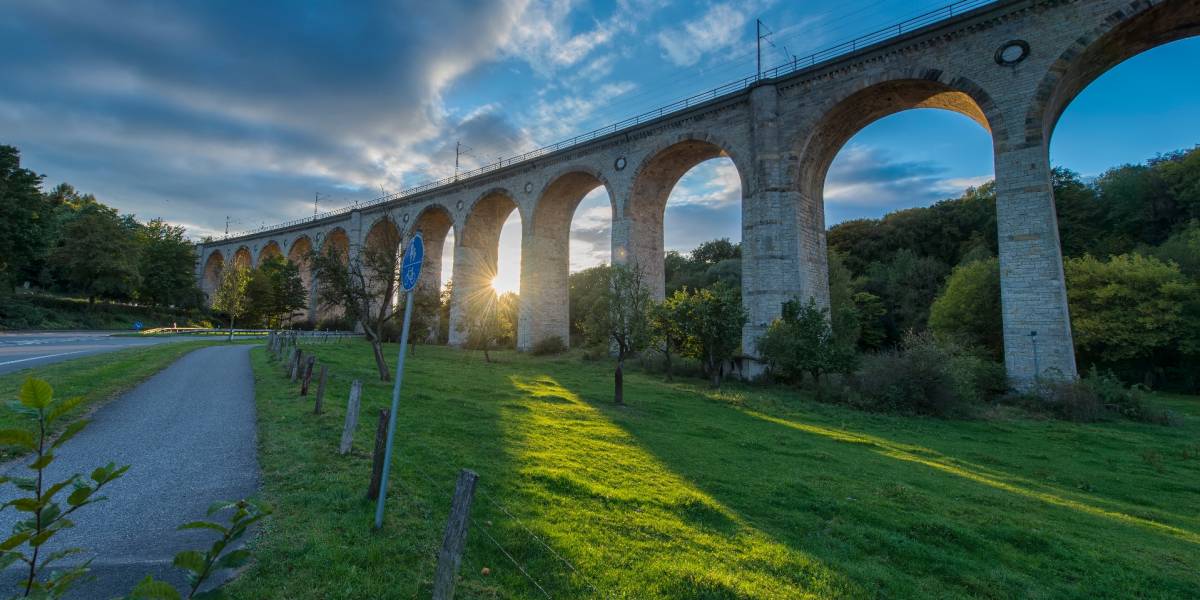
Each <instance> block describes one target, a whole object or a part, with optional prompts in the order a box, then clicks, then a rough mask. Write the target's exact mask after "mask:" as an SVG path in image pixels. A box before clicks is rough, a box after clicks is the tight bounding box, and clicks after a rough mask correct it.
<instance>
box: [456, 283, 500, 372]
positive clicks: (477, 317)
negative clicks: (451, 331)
mask: <svg viewBox="0 0 1200 600" xmlns="http://www.w3.org/2000/svg"><path fill="white" fill-rule="evenodd" d="M464 302H465V305H464V306H463V312H462V318H461V319H460V320H459V323H458V328H459V331H464V332H466V334H467V339H466V344H465V345H466V347H467V348H468V349H471V350H482V351H483V360H484V361H485V362H489V363H490V362H492V357H491V355H490V354H488V350H490V349H491V348H492V347H493V346H495V345H497V344H499V343H500V340H501V339H503V338H504V337H505V335H506V334H507V333H508V328H507V327H506V322H505V318H504V316H503V315H502V312H503V308H502V306H501V302H500V297H498V296H497V294H496V290H494V289H492V288H491V286H488V287H486V288H483V289H480V290H479V291H478V292H476V293H474V294H471V297H470V298H467V299H466V300H465V301H464Z"/></svg>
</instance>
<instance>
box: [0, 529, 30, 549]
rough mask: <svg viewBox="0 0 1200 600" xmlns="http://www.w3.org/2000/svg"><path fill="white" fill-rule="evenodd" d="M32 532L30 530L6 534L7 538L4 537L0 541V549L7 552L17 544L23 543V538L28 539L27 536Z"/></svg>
mask: <svg viewBox="0 0 1200 600" xmlns="http://www.w3.org/2000/svg"><path fill="white" fill-rule="evenodd" d="M32 534H33V532H32V531H22V532H20V533H14V534H12V535H10V536H8V538H7V539H5V540H4V541H3V542H0V551H3V552H8V551H9V550H12V549H13V548H16V547H17V546H20V545H21V544H24V543H25V540H28V539H29V536H30V535H32Z"/></svg>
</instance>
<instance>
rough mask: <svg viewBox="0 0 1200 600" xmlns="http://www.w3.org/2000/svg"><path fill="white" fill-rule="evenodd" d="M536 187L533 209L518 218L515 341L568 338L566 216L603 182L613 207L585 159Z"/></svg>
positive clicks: (568, 219)
mask: <svg viewBox="0 0 1200 600" xmlns="http://www.w3.org/2000/svg"><path fill="white" fill-rule="evenodd" d="M548 181H549V183H548V184H547V185H546V186H545V187H544V188H543V189H542V190H541V191H540V194H539V195H538V197H537V202H536V204H535V205H534V208H533V211H532V214H531V215H530V217H529V218H528V219H525V220H523V221H522V222H521V225H522V229H523V231H522V236H521V240H522V244H521V305H520V314H519V319H518V324H517V346H518V347H521V348H528V347H530V346H532V345H533V344H535V343H537V342H538V341H540V340H543V339H546V338H550V337H559V338H561V339H562V340H563V342H566V343H569V340H570V339H571V335H570V334H571V324H570V310H569V306H568V304H569V303H568V294H567V292H568V288H569V287H570V284H569V282H568V277H569V275H570V235H571V219H572V217H573V216H574V215H575V209H576V208H577V207H578V206H579V203H580V202H581V201H582V200H583V198H584V196H587V195H588V194H589V193H591V192H592V190H595V189H596V188H598V187H603V188H605V191H606V192H607V193H608V199H609V206H610V207H612V210H613V211H614V212H615V211H616V207H615V205H614V200H613V193H612V189H611V187H610V186H609V184H608V183H607V181H606V179H605V176H604V175H603V174H602V173H601V172H600V171H598V170H596V169H593V168H591V167H588V166H585V165H570V166H567V167H565V168H562V169H559V170H557V171H556V172H554V173H553V174H552V175H551V176H550V177H549V178H548Z"/></svg>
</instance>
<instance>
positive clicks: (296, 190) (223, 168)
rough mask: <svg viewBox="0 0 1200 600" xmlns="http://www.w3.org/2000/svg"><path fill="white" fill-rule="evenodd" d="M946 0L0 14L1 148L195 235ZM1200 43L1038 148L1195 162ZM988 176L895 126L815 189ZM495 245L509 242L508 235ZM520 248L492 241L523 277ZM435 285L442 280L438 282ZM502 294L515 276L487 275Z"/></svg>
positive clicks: (1144, 66) (914, 115) (721, 74)
mask: <svg viewBox="0 0 1200 600" xmlns="http://www.w3.org/2000/svg"><path fill="white" fill-rule="evenodd" d="M944 3H945V2H944V0H938V1H929V0H809V1H806V2H802V3H801V2H782V1H771V0H751V1H743V2H722V1H709V2H688V3H682V2H680V3H672V2H667V1H664V0H617V1H606V2H594V3H587V2H581V1H574V0H504V1H494V2H480V1H479V0H439V2H415V1H407V0H401V1H390V2H383V1H378V2H356V3H341V2H305V3H296V2H290V1H289V2H282V1H280V2H253V3H248V2H233V1H227V2H187V3H179V4H176V5H171V6H167V5H165V4H163V5H159V4H153V3H144V2H90V1H87V0H74V1H69V2H68V1H59V0H41V1H39V2H17V1H15V0H0V8H2V9H3V11H4V14H5V17H4V18H3V19H2V20H0V52H3V54H4V56H6V57H9V59H8V60H5V61H3V63H2V64H0V81H3V82H4V86H3V87H2V88H0V143H6V144H13V145H16V146H18V147H19V148H21V150H22V152H23V156H24V161H25V164H26V165H27V166H29V167H30V168H33V169H35V170H36V171H38V172H41V173H45V174H46V175H47V182H48V183H49V184H50V185H53V184H56V183H58V182H60V181H68V182H70V183H72V184H74V185H75V186H76V187H78V188H80V189H81V190H84V191H87V192H92V193H95V194H96V195H97V196H98V197H100V198H101V199H102V200H103V201H105V202H107V203H109V204H112V205H114V206H116V207H118V208H119V209H120V210H122V211H125V212H132V213H136V214H137V215H138V216H139V217H141V218H153V217H163V218H165V219H167V220H169V221H173V222H177V223H181V224H184V225H186V226H187V227H188V228H189V231H190V232H191V233H192V234H193V235H194V236H197V237H198V236H201V235H206V234H214V233H218V234H219V233H220V232H221V231H222V230H223V228H224V224H225V217H226V215H229V216H230V217H231V218H232V219H233V221H234V225H233V226H232V228H233V229H235V230H236V229H244V228H250V227H255V226H258V225H260V224H262V223H271V222H277V221H283V220H287V219H290V218H295V217H299V216H304V215H306V214H311V213H312V198H313V195H314V193H318V192H319V193H321V194H322V198H323V200H322V208H334V207H336V206H340V205H343V204H347V203H349V202H352V201H354V200H364V199H369V198H372V197H374V196H377V195H378V194H379V190H380V189H381V188H382V189H385V190H387V191H394V190H398V189H402V188H405V187H409V186H413V185H417V184H420V183H422V182H424V181H427V180H429V179H432V178H436V177H441V176H445V175H448V174H450V173H451V172H452V169H453V157H454V143H455V141H456V140H462V142H463V143H465V144H467V145H469V146H470V147H471V148H472V149H473V150H472V153H471V154H470V155H468V156H467V157H466V159H465V160H466V163H467V165H466V166H467V168H470V167H471V166H474V165H476V164H482V163H486V162H491V161H494V160H495V159H496V158H497V157H499V156H509V155H513V154H519V153H521V152H523V151H526V150H528V149H531V148H535V147H537V146H540V145H543V144H547V143H552V142H554V141H557V140H558V139H561V138H565V137H569V136H571V135H574V134H576V133H580V132H583V131H587V130H589V129H592V128H595V127H598V126H602V125H604V124H606V123H609V122H612V121H616V120H620V119H621V118H624V117H627V116H630V115H632V114H636V113H638V112H641V111H643V110H647V109H650V108H653V107H655V106H658V105H660V104H664V103H667V102H670V101H672V100H674V99H677V98H680V97H683V96H686V95H689V94H691V93H695V92H698V91H702V90H704V89H707V88H709V87H712V86H715V85H718V84H720V83H723V82H725V81H729V80H733V79H737V78H739V77H742V76H745V75H749V74H751V73H753V71H754V20H755V18H756V17H759V18H762V19H763V21H764V22H766V23H767V25H768V27H770V28H771V29H772V30H773V31H774V32H775V34H774V36H773V38H772V39H773V41H774V43H775V47H767V49H766V56H765V58H764V62H765V63H767V64H774V63H777V62H780V61H782V60H784V58H785V56H786V55H785V53H784V49H785V48H786V50H787V52H790V53H792V54H798V55H804V54H806V53H808V52H811V51H813V50H818V49H820V48H823V47H825V46H828V45H831V44H834V43H837V42H840V41H843V40H846V39H849V38H852V37H854V36H856V35H858V34H862V33H866V32H869V31H871V30H874V29H876V28H879V27H881V26H884V25H887V24H889V23H893V22H895V21H898V20H901V19H904V18H907V17H910V16H913V15H915V14H917V13H920V12H923V11H925V10H929V9H931V8H935V7H938V6H941V5H943V4H944ZM1198 59H1200V42H1198V41H1197V40H1187V41H1183V42H1176V43H1175V44H1171V45H1169V46H1165V47H1163V48H1159V49H1156V50H1152V51H1150V52H1147V53H1145V54H1143V55H1140V56H1138V57H1135V58H1133V59H1131V60H1130V61H1127V62H1126V63H1124V64H1122V65H1120V66H1118V67H1117V68H1116V69H1114V70H1113V71H1111V72H1110V73H1108V74H1107V75H1106V76H1105V77H1103V78H1102V79H1100V80H1099V81H1097V82H1096V83H1095V84H1093V85H1092V86H1091V87H1089V88H1088V89H1087V90H1085V91H1084V93H1083V95H1082V96H1080V97H1079V99H1077V100H1076V101H1075V102H1074V103H1073V104H1072V105H1071V107H1070V108H1069V109H1068V111H1067V113H1066V114H1065V116H1064V118H1063V120H1062V122H1061V124H1060V126H1059V128H1058V130H1057V132H1056V135H1055V137H1054V140H1053V143H1052V146H1051V158H1052V160H1054V161H1055V162H1056V163H1057V164H1062V165H1065V166H1067V167H1070V168H1072V169H1075V170H1077V171H1079V172H1081V173H1083V174H1084V175H1096V174H1098V173H1099V172H1101V171H1102V170H1103V169H1105V168H1107V167H1109V166H1112V165H1117V164H1121V163H1125V162H1136V161H1141V160H1144V159H1146V158H1148V157H1150V156H1153V155H1155V154H1156V153H1158V152H1165V151H1169V150H1173V149H1177V148H1184V147H1190V146H1192V145H1193V144H1195V143H1196V142H1197V139H1198V136H1197V132H1198V131H1200V113H1198V112H1197V111H1196V105H1195V103H1194V101H1192V99H1193V98H1196V97H1198V96H1200V78H1197V77H1194V76H1190V75H1186V74H1187V73H1190V72H1191V70H1192V69H1193V68H1194V65H1195V64H1200V60H1198ZM990 176H991V147H990V142H989V139H988V136H987V134H986V133H985V132H983V131H982V130H981V129H979V127H978V126H977V125H975V124H974V123H972V122H970V121H968V120H967V119H965V118H964V117H961V116H958V115H953V114H948V113H941V112H938V111H933V110H921V111H909V112H906V113H901V114H899V115H895V116H892V117H889V118H887V119H884V120H881V121H879V122H877V123H875V124H873V125H871V126H869V127H867V128H866V129H864V130H863V131H862V132H860V133H859V134H858V135H857V136H856V137H855V138H854V139H852V140H851V141H850V142H849V143H848V144H847V146H846V147H845V148H844V149H843V151H842V153H841V154H840V155H839V157H838V159H837V161H836V162H835V164H834V166H833V168H832V169H831V172H830V176H829V181H828V182H827V188H826V189H827V205H826V215H827V222H828V223H829V224H831V225H832V224H834V223H837V222H839V221H841V220H844V219H847V218H857V217H873V216H879V215H881V214H883V213H885V212H887V211H889V210H895V209H897V208H905V207H910V206H918V205H926V204H929V203H931V202H933V201H935V200H937V199H940V198H945V197H950V196H955V195H957V194H958V193H960V192H961V189H962V188H963V187H965V186H967V185H971V184H975V183H978V182H981V181H985V180H986V179H988V178H989V177H990ZM739 194H740V190H739V189H738V187H737V177H736V173H734V172H733V169H732V167H731V165H730V164H729V163H728V162H727V161H721V160H717V161H711V162H709V163H705V164H703V165H701V166H699V167H697V168H696V169H694V170H693V171H692V172H690V173H689V174H688V175H687V176H685V178H684V180H683V181H681V183H680V185H679V186H678V187H677V188H676V190H675V192H674V193H673V195H672V198H671V201H670V202H669V204H668V211H667V223H666V244H667V247H668V248H671V249H680V250H687V249H689V248H691V247H693V246H695V245H696V244H697V243H699V242H701V241H704V240H706V239H711V238H714V237H730V238H733V239H737V238H738V237H739V232H740V225H739V221H740V210H739V206H738V202H739ZM606 211H607V200H606V199H605V198H603V197H601V196H600V194H597V195H595V196H593V197H589V198H588V199H587V200H586V201H585V202H584V203H583V204H582V205H581V206H580V209H579V211H578V212H577V214H576V219H575V222H574V224H573V239H572V245H571V251H572V257H571V262H572V267H573V268H582V267H585V266H589V265H591V264H596V263H598V262H601V261H604V260H606V259H607V255H608V244H607V227H608V215H607V212H606ZM512 225H514V226H515V225H516V223H515V218H514V222H513V223H512ZM517 252H519V231H515V230H514V227H509V228H507V229H506V231H505V233H504V235H503V236H502V248H501V254H502V261H503V262H505V263H508V264H516V262H517V258H518V257H517V254H516V253H517ZM447 272H448V271H447ZM501 278H502V279H504V280H505V281H507V283H506V284H505V285H504V287H509V288H511V287H513V286H514V284H515V281H516V274H515V270H513V269H506V270H502V272H501Z"/></svg>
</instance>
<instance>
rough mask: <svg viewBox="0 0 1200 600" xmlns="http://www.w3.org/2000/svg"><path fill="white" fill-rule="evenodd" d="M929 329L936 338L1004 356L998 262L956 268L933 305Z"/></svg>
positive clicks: (978, 263)
mask: <svg viewBox="0 0 1200 600" xmlns="http://www.w3.org/2000/svg"><path fill="white" fill-rule="evenodd" d="M929 328H930V330H931V331H933V333H934V334H936V335H938V336H948V337H950V338H953V339H961V340H963V341H965V342H967V343H970V344H974V345H978V346H982V347H984V348H987V349H988V351H990V352H991V354H992V356H993V357H1000V356H1002V355H1003V354H1004V329H1003V323H1002V321H1001V311H1000V261H999V260H997V259H995V258H988V259H985V260H977V261H974V262H970V263H967V264H965V265H959V266H957V267H955V268H954V271H953V272H952V273H950V277H949V278H947V280H946V288H945V289H944V290H942V293H941V294H940V295H939V296H938V297H937V299H936V300H934V301H933V307H932V308H931V309H930V311H929Z"/></svg>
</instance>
